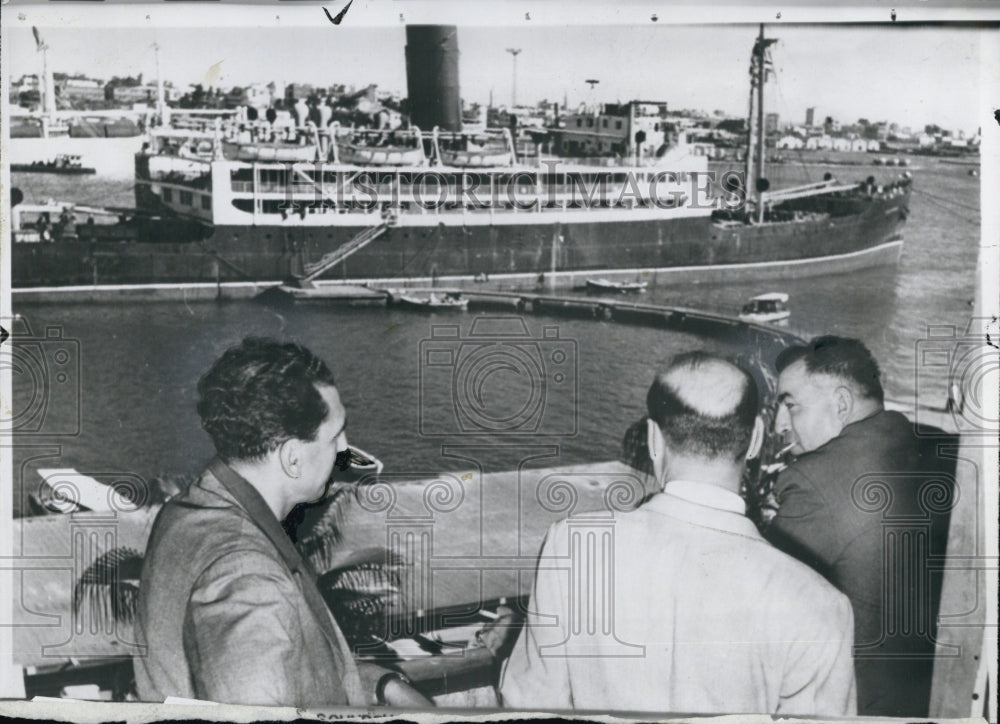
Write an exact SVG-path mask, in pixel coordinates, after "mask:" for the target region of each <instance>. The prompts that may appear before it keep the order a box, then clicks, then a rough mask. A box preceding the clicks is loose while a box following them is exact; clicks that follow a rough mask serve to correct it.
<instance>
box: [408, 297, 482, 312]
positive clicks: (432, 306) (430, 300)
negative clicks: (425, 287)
mask: <svg viewBox="0 0 1000 724" xmlns="http://www.w3.org/2000/svg"><path fill="white" fill-rule="evenodd" d="M396 303H397V304H400V305H401V306H404V307H410V308H413V309H423V310H430V311H435V312H437V311H452V310H454V311H465V310H466V309H468V307H469V300H468V299H464V298H463V297H462V296H461V295H460V294H459V293H458V292H449V293H448V294H434V293H433V292H432V293H430V294H429V295H427V296H417V295H415V294H400V295H399V296H397V297H396Z"/></svg>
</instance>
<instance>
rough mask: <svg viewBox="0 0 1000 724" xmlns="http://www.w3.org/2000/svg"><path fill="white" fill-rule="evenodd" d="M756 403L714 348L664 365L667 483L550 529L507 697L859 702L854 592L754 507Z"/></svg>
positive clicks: (650, 441) (543, 705) (652, 418)
mask: <svg viewBox="0 0 1000 724" xmlns="http://www.w3.org/2000/svg"><path fill="white" fill-rule="evenodd" d="M758 404H759V403H758V393H757V388H756V385H755V384H754V381H753V379H752V378H751V377H750V375H749V374H747V373H746V372H745V371H744V370H742V369H740V368H739V367H737V366H736V365H734V364H732V363H730V362H729V361H727V360H725V359H722V358H719V357H716V356H713V355H709V354H705V353H701V352H693V353H688V354H683V355H679V356H678V357H675V358H674V359H673V360H672V361H671V362H670V363H669V364H668V365H667V368H666V370H665V371H664V372H662V373H661V374H659V375H657V377H656V379H655V380H654V381H653V384H652V385H651V386H650V388H649V392H648V394H647V397H646V407H647V411H648V415H649V419H648V421H647V423H646V436H647V440H646V447H647V449H648V451H649V457H650V461H651V463H652V468H653V474H654V477H655V479H656V481H657V482H658V483H659V484H660V487H661V488H662V491H663V492H661V493H658V494H656V495H653V496H652V497H651V498H650V499H649V500H647V501H646V502H645V503H643V504H642V505H641V506H640V507H638V508H636V509H635V510H631V511H628V512H614V514H613V517H612V516H611V515H610V512H608V513H604V514H601V515H594V514H588V515H580V516H573V517H571V518H569V519H567V520H563V521H560V522H558V523H556V524H555V525H553V526H552V528H550V529H549V533H548V537H547V538H546V540H545V543H544V546H543V549H542V553H541V556H540V558H539V562H538V570H537V573H536V577H535V585H534V588H533V590H532V594H531V602H530V604H529V606H528V617H527V622H526V625H525V628H524V630H523V631H522V632H521V635H520V638H519V639H518V641H517V644H516V645H515V647H514V651H513V653H512V654H511V657H510V659H509V660H508V662H507V665H506V668H505V670H504V673H503V679H502V684H501V692H502V694H503V699H504V705H505V706H508V707H514V708H520V709H546V710H550V709H600V710H609V709H611V710H617V711H623V710H624V711H652V712H658V713H667V714H721V713H733V712H739V713H755V714H762V713H767V714H786V715H827V716H837V715H850V714H853V713H854V711H855V709H854V707H855V691H854V670H853V667H852V662H851V643H852V639H853V636H852V631H853V623H852V619H851V607H850V603H849V602H848V600H847V599H846V598H845V597H844V596H843V595H842V594H840V593H838V592H837V590H836V589H835V588H834V587H833V586H831V585H830V584H829V583H828V582H826V581H825V580H823V578H822V577H821V576H819V575H818V574H817V573H815V572H814V571H812V570H810V569H809V568H808V567H807V566H805V565H803V564H801V563H799V562H798V561H796V560H794V559H793V558H791V557H790V556H788V555H786V554H784V553H782V552H781V551H779V550H777V549H775V548H774V547H772V546H771V545H769V544H768V543H767V542H766V541H765V540H764V539H763V538H762V537H761V535H760V534H759V533H758V532H757V528H756V527H755V526H754V524H753V523H752V522H751V521H750V520H749V519H748V518H747V517H746V515H745V512H746V506H745V505H744V502H743V499H742V498H741V497H740V495H739V489H740V480H741V477H742V472H743V468H744V465H745V462H746V459H747V456H748V455H749V456H753V455H756V453H757V450H758V448H759V445H760V440H761V437H760V431H761V428H760V424H759V423H758V422H757V420H758V417H757V413H758Z"/></svg>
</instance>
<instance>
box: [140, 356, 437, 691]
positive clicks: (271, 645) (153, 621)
mask: <svg viewBox="0 0 1000 724" xmlns="http://www.w3.org/2000/svg"><path fill="white" fill-rule="evenodd" d="M198 393H199V398H200V399H199V401H198V413H199V415H200V416H201V421H202V426H203V427H204V428H205V431H206V432H207V433H208V434H209V436H210V437H211V438H212V442H213V443H214V445H215V449H216V452H217V457H216V459H215V460H213V461H212V462H211V463H210V464H209V466H208V469H207V470H206V471H205V472H204V473H203V474H202V476H201V478H200V479H199V480H198V481H197V482H195V483H194V484H192V485H191V487H190V488H189V489H188V490H187V491H186V492H184V493H183V494H181V495H179V496H177V497H175V498H173V499H171V500H170V501H169V502H168V503H167V504H166V505H165V506H164V507H163V509H162V510H161V511H160V513H159V515H158V516H157V518H156V522H155V523H154V524H153V530H152V533H151V534H150V538H149V543H148V547H147V551H146V556H145V560H144V564H143V571H142V580H141V584H140V592H139V607H138V612H137V616H136V631H137V633H138V635H139V637H140V640H141V641H142V643H143V644H144V645H145V646H146V652H145V655H144V656H140V657H137V658H136V659H135V674H136V684H137V686H138V691H139V696H140V698H141V699H142V700H144V701H163V700H164V699H165V698H167V697H180V698H186V699H202V700H209V701H217V702H224V703H232V704H259V705H260V704H264V705H284V706H297V707H309V706H312V707H318V706H337V705H354V706H363V705H367V704H371V703H375V701H374V697H373V696H372V692H374V691H376V690H378V691H379V692H381V693H382V694H383V699H384V702H385V703H389V704H397V705H408V706H425V705H427V704H428V703H429V702H427V700H426V699H424V698H423V697H421V696H420V695H419V694H418V693H417V692H416V691H415V690H413V689H412V688H411V687H409V686H408V685H407V684H406V683H405V681H404V680H403V679H402V678H401V677H399V675H397V674H393V673H389V672H386V671H384V670H382V669H376V668H374V667H367V666H362V667H359V666H358V665H356V664H355V662H354V659H353V656H352V654H351V651H350V648H349V647H348V644H347V642H346V640H345V639H344V636H343V633H342V632H341V630H340V628H339V627H338V625H337V622H336V621H335V620H334V619H333V617H332V615H331V614H330V611H329V610H328V608H327V606H326V604H325V602H324V600H323V598H322V596H321V595H320V593H319V590H318V589H317V587H316V581H315V571H313V570H312V568H311V567H310V566H309V564H308V563H307V562H306V561H305V560H303V559H302V557H301V556H300V555H299V553H298V552H297V551H296V549H295V548H294V546H293V545H292V543H291V541H290V540H289V539H288V537H287V536H286V535H285V533H284V531H283V530H282V527H281V521H282V520H283V519H284V518H285V517H286V516H287V515H288V514H289V512H291V510H292V508H294V507H295V506H296V505H298V504H300V503H307V502H313V501H317V500H319V499H321V498H322V497H323V496H324V495H325V492H326V488H327V485H328V482H329V480H330V476H331V474H332V473H333V470H334V467H335V466H337V467H340V469H345V468H346V466H347V456H348V455H349V451H348V447H347V438H346V432H345V431H346V427H347V414H346V412H345V410H344V406H343V404H342V403H341V400H340V394H339V393H338V391H337V388H336V387H335V386H334V380H333V374H332V373H331V372H330V369H329V368H328V367H327V366H326V364H325V363H324V362H323V361H322V360H321V359H319V358H318V357H316V356H315V355H314V354H313V353H312V352H310V351H309V350H307V349H306V348H305V347H302V346H300V345H297V344H291V343H287V344H281V343H279V342H276V341H273V340H266V339H253V338H249V339H246V340H244V341H243V343H242V344H240V345H238V346H236V347H233V348H231V349H229V350H227V351H226V352H225V353H224V354H223V355H222V356H221V357H220V358H219V359H218V360H217V361H216V362H215V364H214V365H213V366H212V368H211V369H210V370H209V371H208V372H207V373H206V374H205V376H204V377H202V379H201V381H200V382H199V383H198ZM376 682H377V683H376Z"/></svg>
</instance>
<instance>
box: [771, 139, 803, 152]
mask: <svg viewBox="0 0 1000 724" xmlns="http://www.w3.org/2000/svg"><path fill="white" fill-rule="evenodd" d="M805 145H806V143H805V141H803V140H802V139H801V138H799V137H798V136H782V137H781V138H779V139H778V143H777V144H776V147H777V148H779V149H787V150H790V151H797V150H799V149H800V148H804V147H805Z"/></svg>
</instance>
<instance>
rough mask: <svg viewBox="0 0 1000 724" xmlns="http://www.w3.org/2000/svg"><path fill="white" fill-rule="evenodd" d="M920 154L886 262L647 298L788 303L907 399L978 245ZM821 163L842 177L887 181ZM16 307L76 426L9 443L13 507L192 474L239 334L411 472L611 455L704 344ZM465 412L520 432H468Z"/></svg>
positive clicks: (805, 332)
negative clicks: (212, 393)
mask: <svg viewBox="0 0 1000 724" xmlns="http://www.w3.org/2000/svg"><path fill="white" fill-rule="evenodd" d="M916 163H918V164H920V166H921V167H918V168H913V169H911V172H912V173H913V176H914V184H915V191H914V195H913V198H912V204H911V215H910V218H909V220H908V222H907V225H906V227H905V229H904V234H905V239H906V245H905V250H904V252H903V257H902V260H901V263H900V265H899V267H898V268H893V269H878V270H870V271H865V272H860V273H855V274H850V275H838V276H825V277H814V278H809V279H802V280H797V281H786V282H772V283H764V284H729V285H695V284H691V285H686V286H678V287H669V288H660V289H652V290H650V291H649V293H648V294H647V295H646V298H647V299H648V301H651V302H660V303H667V304H676V305H680V306H689V307H701V308H706V309H709V310H713V311H719V312H724V313H728V314H734V313H735V312H737V311H738V309H739V307H740V306H741V305H742V304H743V303H744V302H745V301H746V300H747V298H749V297H750V296H752V295H754V294H758V293H761V292H765V291H784V292H787V293H788V294H789V295H790V298H791V301H790V304H791V308H792V318H791V320H790V325H789V329H790V330H791V331H794V332H796V333H798V334H800V335H802V336H807V337H808V336H811V335H814V334H822V333H828V332H833V333H838V334H845V335H852V336H857V337H860V338H862V339H863V340H865V342H866V343H867V344H868V345H869V346H870V347H871V349H872V351H873V352H874V353H875V355H876V356H877V357H878V359H879V360H880V362H881V364H882V367H883V371H884V376H885V380H886V386H887V389H888V391H889V393H890V395H891V396H893V397H895V398H897V399H903V400H905V399H912V396H913V392H914V389H915V388H916V386H917V381H916V380H917V371H916V368H915V364H916V361H917V360H918V359H920V357H919V355H917V354H916V350H917V348H918V346H919V343H920V340H922V339H924V337H925V336H926V334H927V327H928V326H929V325H953V326H954V327H956V328H957V329H958V330H959V333H961V330H963V329H964V327H965V326H966V325H967V324H968V322H969V319H970V317H971V314H972V308H971V306H970V304H969V303H970V301H971V300H972V299H973V296H974V293H975V271H976V261H977V253H978V244H979V215H978V208H979V179H978V178H973V177H970V176H969V175H968V173H967V169H966V168H963V167H960V166H950V165H944V164H939V163H938V162H936V161H934V160H932V159H919V160H917V161H916ZM825 170H826V169H824V168H817V167H811V168H806V169H793V168H791V167H788V168H786V167H781V168H779V169H777V172H776V173H774V174H772V176H773V177H774V179H775V182H776V183H777V184H778V185H787V184H792V183H797V182H801V181H809V180H818V179H819V178H821V176H822V173H823V171H825ZM834 172H835V173H836V174H837V175H838V176H839V177H841V178H844V179H845V180H847V179H854V178H859V177H863V176H866V175H868V174H869V173H873V172H877V173H880V175H881V176H882V177H886V176H888V175H889V174H890V173H892V172H889V171H886V170H885V169H869V168H844V169H834ZM896 172H897V173H898V171H896ZM19 177H20V178H19ZM14 185H18V186H20V187H21V188H22V190H24V191H25V196H26V200H27V201H29V202H30V201H40V200H44V199H45V198H47V197H49V196H53V197H56V198H71V197H72V195H71V194H70V193H69V189H67V188H66V187H65V186H63V187H59V186H58V185H56V184H55V182H53V181H51V180H48V179H41V178H40V177H39V175H30V176H29V175H15V177H14ZM130 194H131V186H130V185H129V186H128V187H125V186H124V185H122V184H120V183H107V182H101V181H100V180H97V181H94V182H93V183H89V182H88V184H86V185H85V186H83V187H81V188H80V190H79V191H77V192H76V197H75V198H74V200H77V201H79V202H81V203H95V204H96V203H103V204H122V205H125V204H129V203H130V198H129V197H130ZM15 311H17V312H19V313H20V314H21V315H22V316H23V318H24V322H25V323H27V325H29V326H30V328H31V331H32V332H33V334H35V335H44V333H45V329H46V327H50V326H57V327H60V328H61V329H62V330H63V334H64V336H65V337H66V338H70V339H73V340H76V341H78V345H79V347H78V349H79V352H78V355H79V356H78V359H79V390H80V394H79V402H78V403H76V402H75V397H74V396H73V395H66V394H63V395H62V396H61V397H59V396H57V395H56V394H53V395H51V404H50V405H49V409H47V410H46V415H47V417H46V425H47V426H48V427H46V429H47V430H50V431H56V428H58V430H57V431H60V432H61V431H64V430H65V429H68V428H72V427H73V424H72V423H73V421H74V419H75V415H76V411H77V409H79V415H80V419H81V421H82V422H81V425H80V431H79V434H77V435H73V436H60V437H52V436H44V435H32V436H20V437H19V438H18V440H17V441H16V442H17V444H18V446H19V447H17V448H16V450H15V470H14V472H15V485H14V489H15V501H14V507H15V512H18V511H19V510H20V509H21V508H22V495H21V492H22V491H24V490H33V489H34V488H35V487H37V484H38V481H39V477H38V475H37V472H36V471H37V469H38V468H39V467H75V468H77V469H78V470H80V471H83V472H91V473H98V472H105V473H122V472H129V473H133V474H136V475H139V476H140V477H143V478H146V479H149V478H151V477H155V476H157V475H161V474H168V475H190V474H194V473H197V472H198V471H199V469H200V468H201V467H202V466H203V465H204V463H205V462H206V461H207V460H208V458H209V457H210V456H211V453H212V449H211V445H210V442H209V440H208V438H207V436H206V435H205V434H204V433H203V432H202V431H201V429H200V425H199V421H198V418H197V415H196V413H195V409H194V405H195V401H196V385H197V381H198V378H199V376H200V375H201V374H203V373H204V372H205V370H206V369H207V368H208V366H209V365H210V364H211V362H212V361H213V360H214V359H215V358H216V357H217V356H218V355H219V354H220V353H221V352H222V351H223V350H224V349H225V348H227V347H228V346H230V345H232V344H234V343H236V342H238V341H239V340H240V339H241V338H243V337H244V336H246V335H265V336H274V337H279V338H283V339H291V340H296V341H300V342H302V343H303V344H305V345H307V346H309V347H310V348H312V349H313V350H314V351H316V352H317V353H318V354H320V355H321V356H322V357H324V358H325V359H326V360H327V361H328V362H329V363H330V365H331V367H332V369H333V371H334V374H335V376H336V377H337V380H338V384H339V386H340V387H341V390H342V396H343V398H344V402H345V405H346V407H347V410H348V417H349V428H348V433H349V438H350V440H351V441H352V442H353V443H354V444H356V445H359V446H360V447H362V448H364V449H366V450H369V451H370V452H372V453H374V454H376V455H378V456H379V457H380V458H382V459H383V460H384V461H385V463H386V466H387V471H392V472H396V473H401V474H414V475H421V474H425V473H428V474H429V473H434V472H436V471H440V470H445V469H452V470H458V469H462V470H466V469H473V468H474V467H476V466H477V465H478V466H481V467H483V468H484V469H487V470H496V469H504V468H515V467H516V466H517V465H518V464H519V463H521V462H522V461H524V460H528V459H532V461H533V462H532V463H531V464H537V465H553V464H566V463H578V462H586V461H594V460H605V459H610V458H614V457H616V456H617V455H618V452H619V445H620V441H621V435H622V433H623V431H624V429H625V427H626V426H627V425H628V424H629V423H630V422H631V421H633V420H635V419H636V418H637V417H639V416H640V415H641V414H642V412H643V407H644V402H643V400H644V396H645V391H646V388H647V387H648V385H649V382H650V380H651V378H652V375H653V372H654V370H655V369H656V368H657V366H658V365H659V364H660V363H661V362H662V361H663V360H664V359H666V358H667V357H668V356H669V355H671V354H673V353H674V352H677V351H682V350H685V349H693V348H697V347H703V346H708V347H710V348H713V347H715V346H716V345H717V343H711V342H709V343H705V342H703V341H701V340H698V339H697V338H694V337H691V336H688V335H681V334H676V333H666V332H663V331H661V330H653V329H644V328H638V327H632V326H618V325H613V324H609V323H607V322H591V321H583V320H566V319H546V318H543V317H534V316H530V317H525V318H524V319H523V326H524V328H525V329H526V330H527V332H526V333H527V339H521V338H516V339H513V338H512V339H508V338H507V337H504V338H497V339H495V340H494V341H495V344H494V346H493V347H490V348H489V350H487V349H486V348H485V347H484V345H483V344H482V343H481V341H477V339H478V338H472V337H470V331H471V326H472V324H473V321H474V320H475V319H476V318H477V317H479V316H480V315H477V314H464V315H459V316H451V315H448V316H441V315H435V316H426V315H417V314H412V313H407V312H404V311H400V310H385V309H382V308H362V307H357V308H328V309H317V308H296V309H291V310H283V311H280V312H276V311H274V310H270V309H268V308H265V307H262V306H260V305H258V304H254V303H252V302H225V303H197V304H184V303H154V304H132V303H129V304H123V305H119V306H115V305H106V304H101V305H81V304H45V305H31V304H20V305H16V308H15ZM456 323H457V324H458V325H459V327H460V330H459V339H458V340H455V339H450V338H445V339H441V338H440V331H441V330H440V329H435V328H434V327H435V325H442V324H444V325H448V324H451V325H454V324H456ZM515 323H517V320H516V319H515ZM546 328H549V329H548V332H546ZM493 331H494V332H495V331H496V330H493ZM508 331H509V330H508ZM514 331H517V330H516V329H515V330H514ZM546 333H548V334H549V335H550V337H546ZM491 339H493V338H491ZM463 345H464V346H463ZM69 348H70V349H71V350H73V349H75V347H74V345H70V347H69ZM34 349H35V350H36V351H38V350H40V349H43V347H41V346H38V347H36V348H34ZM449 350H450V351H449ZM498 350H499V351H498ZM16 361H17V360H16V359H15V362H16ZM493 364H495V365H496V368H495V369H493V368H492V367H491V365H493ZM70 368H71V370H72V369H75V366H74V365H73V364H71V365H70ZM14 372H15V374H14V403H15V404H14V407H15V414H17V412H18V411H19V410H25V409H29V408H31V406H32V405H36V404H37V402H38V399H39V398H38V389H39V388H38V383H37V380H34V379H33V378H32V376H31V374H30V371H28V370H26V369H22V370H18V369H17V368H16V367H15V370H14ZM488 372H492V373H493V374H488ZM69 384H70V386H72V385H75V384H76V382H75V379H70V380H69ZM945 388H946V384H945V381H944V380H943V379H940V378H931V379H930V380H929V381H928V380H927V375H926V372H925V373H924V374H922V375H921V376H920V389H921V394H922V397H921V402H923V403H924V404H930V405H941V404H942V403H943V401H944V398H945V394H946V389H945ZM480 401H485V402H484V404H486V407H479V406H478V405H479V403H480ZM456 411H457V412H456ZM477 421H478V422H479V424H481V425H482V424H485V425H487V426H490V425H492V426H494V429H495V428H505V427H506V428H511V427H513V428H516V429H517V430H518V431H520V432H522V433H528V432H531V431H535V432H534V434H518V435H513V436H509V435H496V434H494V435H492V436H486V437H484V436H481V435H480V436H470V435H468V434H465V432H464V430H465V429H466V428H468V426H469V424H470V423H471V424H475V423H476V422H477ZM498 443H502V444H503V446H502V447H499V446H498ZM29 445H30V446H32V447H26V446H29Z"/></svg>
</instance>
